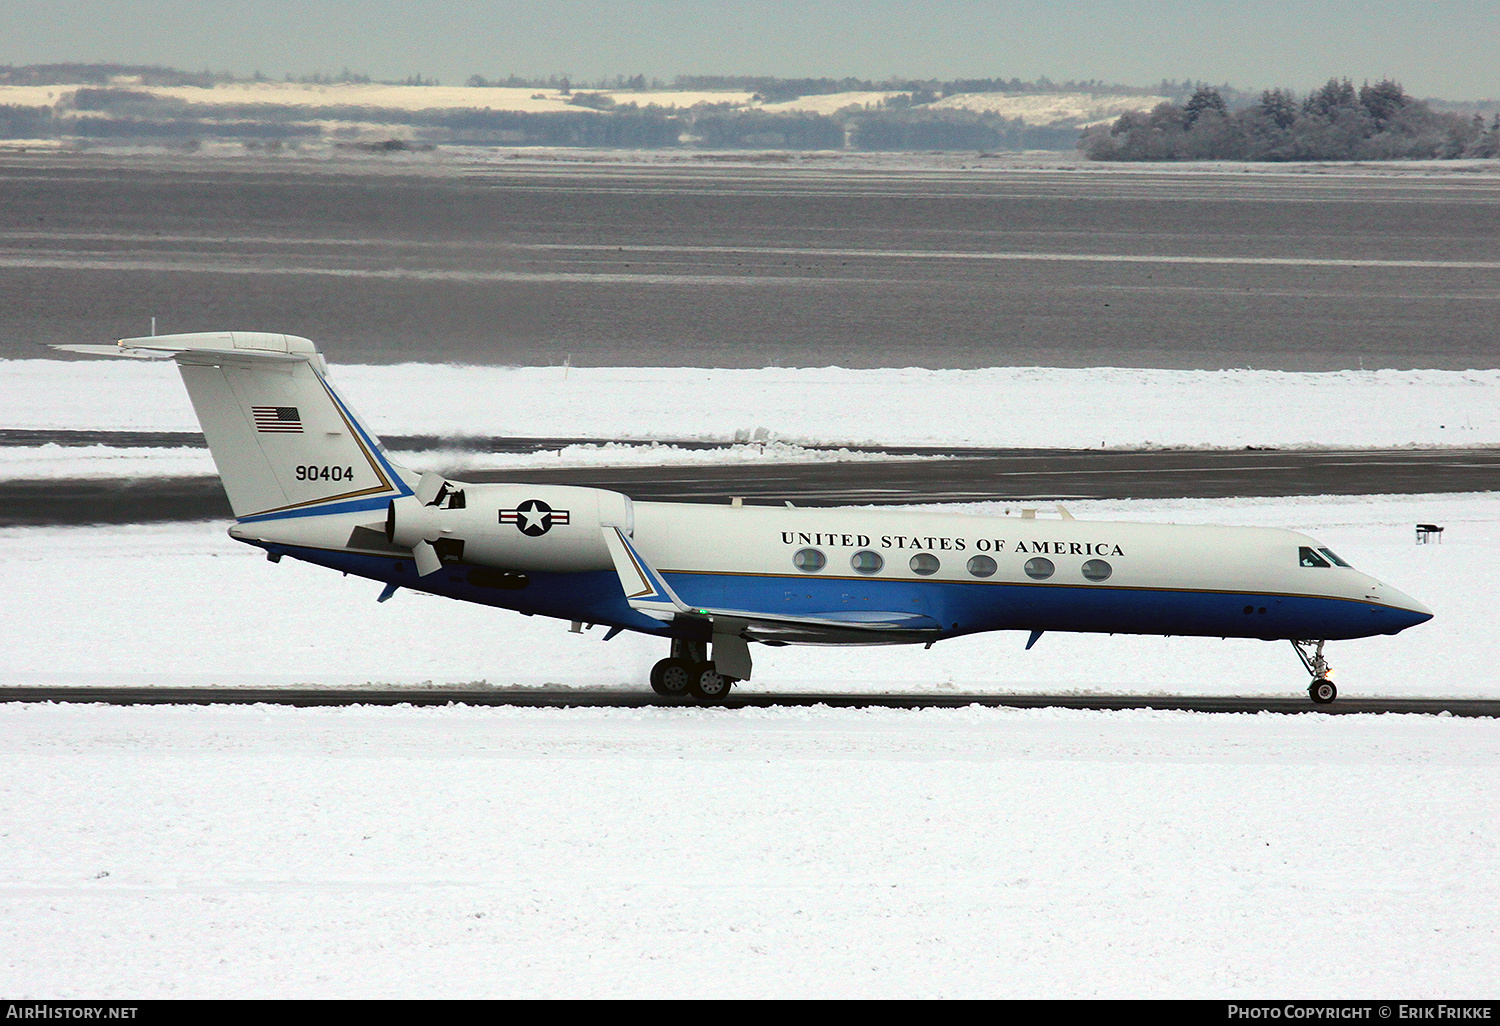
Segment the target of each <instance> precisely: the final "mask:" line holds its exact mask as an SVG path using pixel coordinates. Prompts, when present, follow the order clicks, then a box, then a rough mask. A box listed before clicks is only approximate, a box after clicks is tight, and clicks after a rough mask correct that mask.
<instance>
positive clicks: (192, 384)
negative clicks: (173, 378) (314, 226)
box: [57, 331, 416, 523]
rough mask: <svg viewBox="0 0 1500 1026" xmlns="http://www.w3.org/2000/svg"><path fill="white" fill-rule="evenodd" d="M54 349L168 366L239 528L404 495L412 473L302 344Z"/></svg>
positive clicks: (152, 341) (228, 337) (152, 339)
mask: <svg viewBox="0 0 1500 1026" xmlns="http://www.w3.org/2000/svg"><path fill="white" fill-rule="evenodd" d="M57 348H59V349H67V350H69V351H73V352H85V353H89V354H91V355H103V354H109V355H118V356H135V357H157V358H163V359H166V358H170V359H173V360H175V361H176V362H177V367H178V370H179V371H181V373H182V380H183V383H184V384H185V385H187V390H188V395H189V397H191V399H192V402H193V409H194V411H195V412H196V413H197V415H198V421H199V423H200V424H201V425H202V427H203V437H204V438H205V439H206V440H207V442H208V448H209V451H210V452H212V453H213V458H214V464H215V465H216V466H217V467H218V470H219V477H220V478H221V479H222V480H223V482H224V491H225V492H226V493H228V496H229V505H230V508H231V509H232V510H233V511H234V516H235V519H236V520H238V521H239V522H240V523H253V522H259V521H267V520H277V519H285V518H292V517H308V516H320V515H324V514H330V513H352V512H358V511H362V510H371V511H374V510H379V511H382V512H383V511H384V510H385V509H386V507H387V506H388V505H389V504H390V501H391V500H392V499H394V498H398V497H401V496H405V495H410V494H412V486H413V485H414V484H415V482H416V477H415V476H414V475H412V474H410V473H409V472H407V471H404V470H401V469H400V468H398V467H396V466H394V465H393V464H392V463H391V462H390V461H389V460H388V459H387V458H386V455H385V451H384V448H383V447H382V446H381V444H380V442H379V440H378V439H376V437H375V436H374V435H373V434H372V433H371V432H370V430H369V429H368V428H367V427H365V426H364V425H363V424H362V423H361V422H360V420H359V418H358V417H357V416H356V415H355V414H354V411H353V410H352V409H351V408H350V406H349V404H348V403H347V402H345V400H344V398H343V397H342V396H340V395H339V393H338V391H337V390H336V389H335V388H334V387H333V385H331V384H330V383H329V382H328V379H327V377H326V373H327V364H326V363H324V361H323V357H322V354H320V353H319V352H318V350H317V347H316V346H314V345H313V343H312V342H311V341H309V340H308V339H305V338H300V337H298V336H296V335H280V334H273V333H270V332H260V331H216V332H195V333H192V334H184V335H153V336H149V337H145V338H127V339H121V340H120V342H119V343H118V344H117V345H115V346H58V347H57Z"/></svg>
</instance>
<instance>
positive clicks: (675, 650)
mask: <svg viewBox="0 0 1500 1026" xmlns="http://www.w3.org/2000/svg"><path fill="white" fill-rule="evenodd" d="M734 682H735V678H734V677H730V676H727V675H725V674H722V673H720V672H719V671H718V670H717V669H715V668H714V664H713V661H712V660H710V659H709V658H708V646H706V645H704V644H703V643H702V642H693V641H682V640H679V639H675V638H674V639H673V641H672V654H671V656H669V657H668V658H666V659H663V660H662V661H661V662H659V663H657V664H656V665H655V666H653V667H651V690H652V691H655V692H656V693H657V694H658V695H661V696H663V697H665V698H681V697H683V696H690V697H692V698H696V699H697V700H698V701H700V702H721V701H723V700H724V699H725V698H727V697H728V696H729V689H730V688H732V687H734Z"/></svg>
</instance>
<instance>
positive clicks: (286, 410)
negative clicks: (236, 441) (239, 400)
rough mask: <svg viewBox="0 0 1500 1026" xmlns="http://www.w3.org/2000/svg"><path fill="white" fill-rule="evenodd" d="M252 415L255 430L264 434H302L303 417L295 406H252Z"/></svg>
mask: <svg viewBox="0 0 1500 1026" xmlns="http://www.w3.org/2000/svg"><path fill="white" fill-rule="evenodd" d="M250 415H251V416H252V417H254V418H255V430H257V431H259V432H261V433H263V434H273V435H300V434H301V433H302V415H301V414H300V413H298V412H297V407H295V406H252V407H250Z"/></svg>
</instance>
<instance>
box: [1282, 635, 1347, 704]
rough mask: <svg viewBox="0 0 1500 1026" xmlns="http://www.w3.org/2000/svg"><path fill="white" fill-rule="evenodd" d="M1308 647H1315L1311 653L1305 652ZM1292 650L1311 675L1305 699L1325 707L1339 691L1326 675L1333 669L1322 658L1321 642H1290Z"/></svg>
mask: <svg viewBox="0 0 1500 1026" xmlns="http://www.w3.org/2000/svg"><path fill="white" fill-rule="evenodd" d="M1309 646H1316V647H1315V648H1314V649H1313V651H1312V652H1311V653H1309V652H1308V651H1307V648H1308V647H1309ZM1292 648H1293V649H1294V650H1295V651H1296V653H1297V658H1298V659H1301V660H1302V665H1303V666H1305V667H1307V672H1308V673H1310V674H1312V683H1311V684H1309V685H1308V686H1307V697H1308V698H1311V699H1312V700H1313V701H1314V702H1316V703H1318V704H1319V705H1327V704H1328V703H1329V702H1332V701H1333V700H1334V699H1335V698H1337V697H1338V696H1339V689H1338V688H1336V687H1334V686H1333V681H1331V680H1329V679H1328V675H1329V674H1330V673H1332V672H1333V668H1332V667H1330V666H1329V665H1328V660H1327V659H1324V658H1323V642H1321V641H1297V640H1295V639H1294V640H1293V641H1292Z"/></svg>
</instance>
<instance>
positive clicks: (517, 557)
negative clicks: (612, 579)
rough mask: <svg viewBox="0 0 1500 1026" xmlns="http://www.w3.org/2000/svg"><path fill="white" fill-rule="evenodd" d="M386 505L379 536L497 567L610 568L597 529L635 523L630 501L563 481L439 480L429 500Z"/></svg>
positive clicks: (417, 497) (449, 557) (628, 527)
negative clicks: (531, 482) (547, 483)
mask: <svg viewBox="0 0 1500 1026" xmlns="http://www.w3.org/2000/svg"><path fill="white" fill-rule="evenodd" d="M423 498H426V496H425V495H406V496H402V497H401V498H399V499H395V500H393V501H392V502H391V504H390V508H389V510H388V512H387V514H386V522H385V531H386V536H387V537H388V538H389V539H390V540H391V543H392V544H395V545H400V546H403V547H405V548H411V549H415V548H417V546H418V545H419V544H420V543H422V542H427V543H429V544H430V545H432V546H433V549H435V550H436V554H437V556H438V557H439V558H441V559H442V560H443V561H444V562H455V561H459V560H461V561H463V562H465V563H473V564H477V565H479V566H487V567H494V568H496V569H499V570H521V571H528V570H529V571H545V570H551V571H558V572H573V571H583V570H610V569H613V568H614V561H613V560H612V559H611V558H610V555H609V549H608V548H607V547H606V546H605V544H604V536H603V534H602V532H601V530H600V529H601V528H602V527H603V526H604V525H605V524H615V525H618V526H620V527H622V528H624V529H625V531H626V533H627V534H629V533H631V532H633V531H634V528H635V512H634V510H633V509H632V507H631V504H630V498H629V497H628V496H625V495H621V494H620V493H619V492H610V491H605V490H604V489H602V488H577V487H573V486H571V485H526V484H515V485H512V484H462V483H459V482H457V481H445V482H443V483H442V487H441V488H439V489H438V490H437V492H436V495H435V497H434V498H431V499H429V500H428V501H427V502H423V501H422V500H423Z"/></svg>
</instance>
